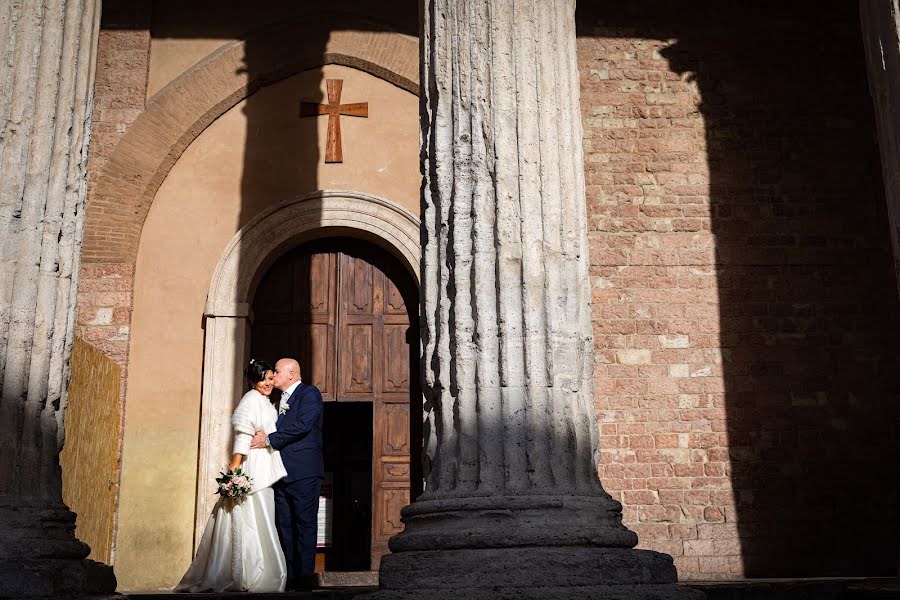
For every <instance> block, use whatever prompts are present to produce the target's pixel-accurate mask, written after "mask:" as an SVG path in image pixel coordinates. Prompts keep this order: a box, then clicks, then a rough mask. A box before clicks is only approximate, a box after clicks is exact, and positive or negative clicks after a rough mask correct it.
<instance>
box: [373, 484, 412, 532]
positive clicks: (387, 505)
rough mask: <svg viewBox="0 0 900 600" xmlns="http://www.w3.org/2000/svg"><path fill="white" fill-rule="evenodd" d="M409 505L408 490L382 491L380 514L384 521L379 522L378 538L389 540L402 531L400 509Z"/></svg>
mask: <svg viewBox="0 0 900 600" xmlns="http://www.w3.org/2000/svg"><path fill="white" fill-rule="evenodd" d="M407 504H409V490H408V489H405V490H384V492H383V493H382V495H381V507H380V508H381V512H382V514H383V515H384V519H383V520H382V521H381V528H380V530H379V532H378V533H379V534H380V535H379V537H380V538H381V539H383V540H387V539H389V538H390V537H391V536H392V535H396V534H398V533H400V532H401V531H403V522H402V521H401V520H400V509H402V508H403V507H404V506H406V505H407Z"/></svg>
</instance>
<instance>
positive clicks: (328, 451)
mask: <svg viewBox="0 0 900 600" xmlns="http://www.w3.org/2000/svg"><path fill="white" fill-rule="evenodd" d="M417 296H418V291H417V289H416V286H415V282H414V281H413V279H412V278H411V277H410V275H409V274H408V273H407V272H406V270H405V269H403V267H402V266H401V265H400V263H399V262H398V261H397V260H396V259H395V258H393V257H392V256H390V255H389V254H388V253H386V252H384V251H383V250H381V249H380V248H378V247H376V246H373V245H370V244H366V243H363V242H359V241H356V240H351V239H327V240H319V241H316V242H312V243H309V244H306V245H304V246H301V247H300V248H298V249H296V250H294V251H291V252H290V253H288V254H287V255H285V256H283V257H282V258H280V259H279V260H278V261H276V262H275V263H274V264H273V265H272V267H271V268H270V269H269V271H268V272H267V273H266V275H265V276H264V277H263V278H262V280H261V281H260V284H259V286H258V288H257V292H256V295H255V299H254V303H253V311H254V319H253V326H252V335H251V355H253V356H260V357H264V358H270V359H271V360H273V361H274V360H277V359H278V358H280V357H296V358H297V360H298V361H299V362H300V368H301V376H302V379H303V381H304V382H306V383H312V384H313V385H315V386H316V387H318V388H319V390H320V391H321V392H322V396H323V398H324V400H325V402H326V403H371V413H372V431H371V432H359V431H355V432H354V431H353V430H352V427H351V426H350V425H349V420H348V423H346V424H342V423H341V422H340V421H341V418H340V416H339V415H341V414H342V413H341V411H339V410H330V411H326V416H328V415H332V418H326V422H325V425H324V437H325V440H324V445H325V457H326V458H325V460H326V471H329V468H331V469H332V473H333V477H334V478H335V480H334V482H333V489H334V494H335V496H336V497H335V498H334V499H333V502H334V506H335V507H336V510H335V513H334V516H333V518H334V520H335V522H333V523H332V527H333V528H334V530H335V536H334V545H335V547H334V548H332V549H329V550H326V556H327V553H328V552H333V553H334V554H333V555H332V556H334V557H336V558H335V560H334V561H332V565H331V566H329V564H328V562H329V561H328V559H327V558H326V560H325V568H326V569H327V570H331V569H332V568H334V567H335V565H336V568H337V569H340V570H344V568H342V565H347V564H357V565H358V564H359V561H358V560H357V561H356V562H355V563H353V561H350V560H349V559H346V560H344V559H340V558H339V557H340V556H343V555H346V553H347V552H349V551H348V550H347V548H346V547H345V548H340V547H337V546H339V545H340V544H341V543H342V542H341V540H346V539H349V537H353V535H355V536H357V538H358V536H359V535H360V532H359V531H356V532H346V531H345V534H342V535H338V534H337V532H338V531H339V530H346V528H347V527H348V525H347V523H345V522H339V520H340V519H349V516H348V515H349V513H348V512H346V511H344V512H341V511H340V510H337V507H340V506H344V505H345V504H344V503H342V499H341V498H340V497H338V496H339V495H340V494H341V493H342V492H341V490H346V489H349V484H348V485H344V484H346V483H347V482H345V481H342V480H341V478H342V477H346V476H347V475H346V474H343V473H342V472H341V469H342V468H343V467H341V466H340V465H343V464H345V463H346V462H347V461H346V460H343V459H341V458H340V456H342V453H341V450H342V448H344V447H349V445H350V443H349V438H348V436H354V435H356V436H363V435H368V434H369V433H370V435H371V440H372V441H371V445H372V449H371V465H370V469H371V470H370V473H371V475H370V476H371V502H370V506H371V521H370V524H371V531H370V544H369V545H368V546H369V552H370V555H369V557H366V558H367V559H368V562H370V565H369V568H371V569H377V568H378V565H379V563H380V560H381V557H382V556H383V555H384V554H387V553H388V548H387V541H388V539H389V538H390V537H391V536H392V535H394V534H396V533H399V532H400V531H402V524H401V521H400V509H401V508H402V507H403V506H405V505H406V504H408V503H409V501H410V496H411V493H417V492H418V491H419V490H418V489H417V488H419V487H420V486H419V485H413V484H412V483H413V481H420V480H421V475H420V472H419V469H417V468H414V467H413V465H418V464H419V460H420V457H421V455H420V448H421V431H420V426H421V418H418V415H420V414H421V412H420V411H421V391H420V389H419V386H418V373H417V370H418V341H417V340H418V335H417V334H418V324H417V314H418V298H417ZM331 408H335V409H338V408H341V407H340V406H332V407H331ZM346 408H350V407H349V406H348V407H346ZM411 409H413V410H414V411H418V412H415V413H414V414H416V415H417V418H414V419H412V422H411V420H410V413H411ZM344 414H349V413H344ZM334 415H337V416H334ZM356 420H358V419H356ZM335 421H336V422H335ZM342 425H346V426H342ZM416 425H419V427H418V428H417V427H416ZM414 438H415V439H417V440H418V441H417V443H415V444H414V443H413V439H414ZM329 462H331V463H332V464H331V465H329ZM345 470H346V469H345ZM344 500H346V499H344ZM353 502H354V503H356V504H358V502H356V500H353ZM357 522H358V519H357ZM351 533H352V535H351ZM344 545H345V546H346V545H347V544H344ZM351 570H355V569H352V568H351Z"/></svg>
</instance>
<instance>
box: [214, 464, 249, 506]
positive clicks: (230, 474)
mask: <svg viewBox="0 0 900 600" xmlns="http://www.w3.org/2000/svg"><path fill="white" fill-rule="evenodd" d="M252 481H253V478H252V477H250V476H249V475H247V474H246V473H244V471H243V470H241V468H240V467H238V468H237V469H235V470H234V471H232V470H231V469H228V470H226V471H221V472H220V473H219V477H216V483H218V484H219V487H218V489H217V490H216V493H217V494H218V495H220V496H222V497H223V498H229V499H232V500H238V499H240V498H242V497H243V496H245V495H246V494H249V493H250V489H251V488H250V483H251V482H252Z"/></svg>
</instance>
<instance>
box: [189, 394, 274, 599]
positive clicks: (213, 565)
mask: <svg viewBox="0 0 900 600" xmlns="http://www.w3.org/2000/svg"><path fill="white" fill-rule="evenodd" d="M277 418H278V411H277V410H276V409H275V407H274V406H272V404H271V403H270V402H269V399H268V398H266V397H265V396H263V395H262V394H260V393H259V392H257V391H256V390H250V391H249V392H247V393H246V394H244V397H243V398H241V401H240V403H239V404H238V407H237V408H236V409H235V411H234V415H233V416H232V424H233V425H234V428H235V433H234V452H235V453H240V454H244V455H246V456H247V459H246V460H245V461H244V463H243V464H242V465H241V467H242V469H243V470H244V472H245V473H247V474H248V475H250V477H252V478H253V480H252V482H251V492H250V493H249V494H247V495H246V496H244V497H243V498H242V499H240V500H237V501H235V500H230V499H229V500H226V499H224V498H220V499H219V501H218V502H217V503H216V505H215V507H214V508H213V511H212V514H211V515H210V516H209V521H207V522H206V529H205V530H204V531H203V538H202V539H201V540H200V546H199V547H198V548H197V556H195V557H194V562H192V563H191V566H190V568H188V570H187V573H185V574H184V577H182V578H181V582H180V583H179V584H178V585H177V586H175V589H174V590H173V591H175V592H283V591H284V585H285V580H286V579H287V567H286V564H285V561H284V552H283V551H282V549H281V542H280V541H279V539H278V531H277V530H276V529H275V497H274V493H273V491H272V484H273V483H274V482H275V481H277V480H279V479H281V478H282V477H284V476H285V475H286V474H287V472H286V471H285V470H284V464H283V463H282V462H281V455H280V454H278V452H277V451H276V450H273V449H271V448H260V449H254V450H251V449H250V441H251V439H252V437H253V432H254V431H265V432H266V433H271V432H273V431H275V421H276V420H277Z"/></svg>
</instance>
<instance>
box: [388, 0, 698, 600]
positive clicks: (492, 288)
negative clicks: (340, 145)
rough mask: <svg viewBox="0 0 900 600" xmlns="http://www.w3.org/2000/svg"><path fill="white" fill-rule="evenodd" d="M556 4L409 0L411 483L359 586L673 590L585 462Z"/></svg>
mask: <svg viewBox="0 0 900 600" xmlns="http://www.w3.org/2000/svg"><path fill="white" fill-rule="evenodd" d="M574 10H575V3H574V2H573V1H572V0H529V1H525V2H515V3H513V2H504V1H501V0H472V1H467V2H458V1H454V0H429V1H428V2H426V3H425V9H424V22H425V27H424V35H423V43H422V46H421V48H422V57H423V81H422V88H423V93H424V98H423V104H422V106H423V115H422V122H423V132H422V141H423V153H424V160H425V163H424V169H423V170H424V174H425V182H424V194H423V195H424V198H423V214H422V241H423V249H422V254H423V257H422V298H423V300H422V315H423V319H424V326H423V331H422V336H423V339H422V342H423V354H424V356H423V362H424V373H425V382H424V384H425V386H424V391H425V396H426V407H428V408H429V409H430V411H429V420H428V423H427V424H426V453H427V457H428V460H429V464H428V465H427V466H428V467H429V469H428V476H427V477H428V479H427V485H426V491H425V493H424V494H423V495H422V497H421V498H420V499H419V500H418V501H417V502H415V503H413V504H411V505H410V506H408V507H406V508H405V509H404V510H403V521H404V523H405V525H406V529H405V531H404V532H403V533H401V534H399V535H397V536H395V537H394V538H393V539H392V540H391V543H390V546H391V550H392V551H393V552H394V553H393V554H391V555H389V556H387V557H385V558H384V560H383V561H382V564H381V574H380V585H381V590H380V591H379V592H378V593H377V594H376V596H375V597H376V598H425V597H427V598H444V597H447V598H450V597H453V598H469V597H471V598H507V597H508V598H576V597H577V598H625V597H627V598H676V597H691V594H692V592H690V591H688V590H684V589H682V588H679V587H678V586H677V585H675V582H676V572H675V569H674V566H673V564H672V560H671V558H670V557H668V556H666V555H663V554H660V553H656V552H651V551H634V550H632V548H633V547H634V546H635V544H636V543H637V536H636V535H635V534H634V533H632V532H631V531H629V530H628V529H626V528H625V527H624V526H623V525H622V515H621V505H620V504H619V503H618V502H617V501H615V500H613V499H612V498H611V497H610V496H609V495H608V494H607V493H606V492H605V491H604V490H603V488H602V486H601V485H600V481H599V480H598V478H597V475H596V465H597V454H596V453H597V448H598V440H597V427H596V423H595V416H594V412H595V410H594V405H593V401H594V394H593V386H592V376H593V352H594V343H593V338H592V332H591V307H590V300H591V287H590V280H589V276H588V251H587V250H588V247H587V234H586V232H587V226H586V215H585V191H584V173H583V165H582V155H583V154H582V145H581V118H580V104H579V79H578V71H577V67H576V62H575V61H576V56H575V54H576V53H575V21H574Z"/></svg>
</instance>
